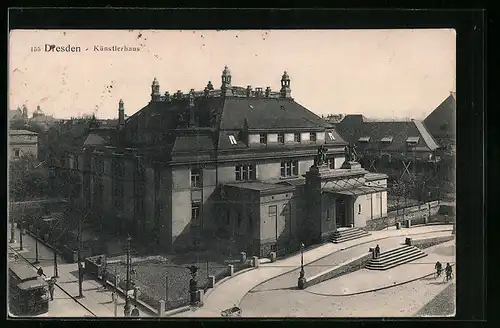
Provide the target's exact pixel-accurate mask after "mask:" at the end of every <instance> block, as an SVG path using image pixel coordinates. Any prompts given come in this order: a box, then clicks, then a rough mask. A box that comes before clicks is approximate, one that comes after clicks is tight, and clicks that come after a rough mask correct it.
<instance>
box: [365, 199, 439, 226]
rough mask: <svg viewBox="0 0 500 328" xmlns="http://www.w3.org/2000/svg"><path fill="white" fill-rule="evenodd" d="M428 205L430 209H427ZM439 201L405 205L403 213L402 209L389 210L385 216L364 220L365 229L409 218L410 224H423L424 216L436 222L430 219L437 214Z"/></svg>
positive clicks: (392, 223)
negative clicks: (397, 210)
mask: <svg viewBox="0 0 500 328" xmlns="http://www.w3.org/2000/svg"><path fill="white" fill-rule="evenodd" d="M429 205H430V211H429ZM439 208H440V206H439V202H438V201H433V202H429V203H425V204H421V205H416V206H411V207H407V208H406V209H405V213H404V214H403V213H402V210H399V213H397V212H396V211H392V212H389V213H388V215H387V216H386V217H383V218H377V219H372V220H368V221H366V227H365V228H366V230H383V229H385V228H387V226H394V225H396V222H400V223H401V224H403V222H404V220H411V224H412V225H416V224H425V217H429V213H430V217H431V219H430V220H429V221H428V222H438V221H437V220H434V221H433V220H432V217H433V216H435V215H436V214H438V211H439Z"/></svg>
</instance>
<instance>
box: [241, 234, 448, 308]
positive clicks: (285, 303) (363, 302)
mask: <svg viewBox="0 0 500 328" xmlns="http://www.w3.org/2000/svg"><path fill="white" fill-rule="evenodd" d="M425 252H426V253H428V254H429V255H428V256H426V257H424V258H421V259H419V260H416V261H414V262H411V263H408V264H403V265H401V266H398V267H396V268H393V269H390V270H387V271H370V270H366V269H361V270H358V271H356V272H354V273H351V274H347V275H344V276H341V277H339V278H336V279H331V280H328V281H325V282H323V283H320V284H317V285H315V286H312V287H310V288H308V289H306V290H303V291H302V290H298V289H296V288H281V289H273V288H270V287H278V286H280V284H279V280H280V278H281V277H279V278H275V279H273V280H271V281H269V282H268V283H265V284H263V285H261V286H258V287H257V288H255V289H253V290H252V291H250V292H249V293H248V294H247V295H246V296H245V297H244V298H243V301H242V302H241V304H240V307H241V309H242V312H243V315H244V316H248V317H315V316H322V317H350V316H356V317H408V316H415V315H416V313H417V312H418V311H419V310H420V309H421V308H423V307H424V306H425V305H426V304H427V303H429V302H431V301H432V300H433V299H434V298H435V297H436V296H437V295H438V294H439V293H441V292H442V291H443V290H444V289H445V288H446V287H448V286H450V285H451V283H444V282H443V279H442V278H439V279H435V278H434V277H433V276H430V277H426V278H423V279H420V280H416V281H413V282H409V283H407V284H403V285H398V284H400V283H404V282H406V281H410V280H414V279H418V278H420V277H422V276H424V275H427V274H432V273H433V272H434V264H435V262H436V261H438V260H439V261H441V262H442V263H447V262H449V263H450V264H452V263H454V262H455V246H454V242H453V241H452V242H447V243H443V244H440V245H437V246H434V247H431V248H428V249H426V250H425ZM273 281H274V282H273ZM273 283H274V285H273ZM295 283H296V276H295ZM393 285H397V286H396V287H392V286H393ZM281 286H282V287H285V285H284V284H281ZM383 287H390V288H387V289H382V290H377V291H373V292H370V290H372V289H377V288H383ZM365 291H368V292H366V293H363V294H357V295H350V294H354V293H358V292H365ZM448 312H449V311H448ZM448 312H443V313H442V315H446V314H448Z"/></svg>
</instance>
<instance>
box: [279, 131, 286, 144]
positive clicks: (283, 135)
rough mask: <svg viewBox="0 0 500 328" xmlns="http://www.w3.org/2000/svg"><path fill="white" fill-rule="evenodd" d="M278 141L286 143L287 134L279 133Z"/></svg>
mask: <svg viewBox="0 0 500 328" xmlns="http://www.w3.org/2000/svg"><path fill="white" fill-rule="evenodd" d="M278 143H285V134H284V133H278Z"/></svg>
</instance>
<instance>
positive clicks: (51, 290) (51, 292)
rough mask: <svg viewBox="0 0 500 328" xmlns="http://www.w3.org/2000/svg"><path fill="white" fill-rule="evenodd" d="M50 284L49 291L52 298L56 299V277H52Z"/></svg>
mask: <svg viewBox="0 0 500 328" xmlns="http://www.w3.org/2000/svg"><path fill="white" fill-rule="evenodd" d="M48 284H49V293H50V300H51V301H53V300H54V289H55V284H56V279H55V278H54V277H52V278H50V280H49V281H48Z"/></svg>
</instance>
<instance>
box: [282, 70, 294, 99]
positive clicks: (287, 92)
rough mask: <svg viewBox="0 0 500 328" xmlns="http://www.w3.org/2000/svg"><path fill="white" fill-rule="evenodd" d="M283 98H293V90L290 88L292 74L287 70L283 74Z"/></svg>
mask: <svg viewBox="0 0 500 328" xmlns="http://www.w3.org/2000/svg"><path fill="white" fill-rule="evenodd" d="M280 94H281V97H282V98H292V90H291V89H290V76H289V75H288V73H287V72H286V71H285V72H284V73H283V75H282V76H281V90H280Z"/></svg>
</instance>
